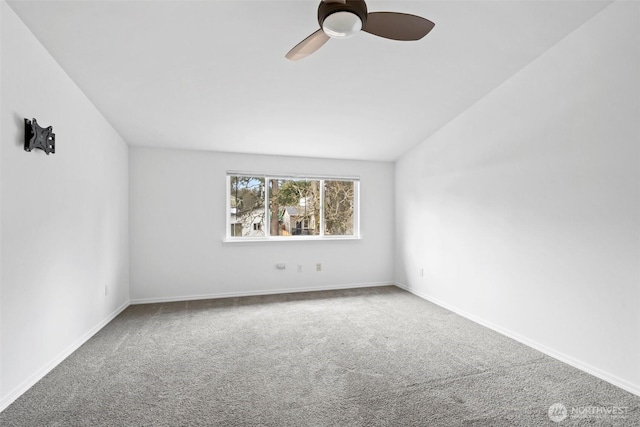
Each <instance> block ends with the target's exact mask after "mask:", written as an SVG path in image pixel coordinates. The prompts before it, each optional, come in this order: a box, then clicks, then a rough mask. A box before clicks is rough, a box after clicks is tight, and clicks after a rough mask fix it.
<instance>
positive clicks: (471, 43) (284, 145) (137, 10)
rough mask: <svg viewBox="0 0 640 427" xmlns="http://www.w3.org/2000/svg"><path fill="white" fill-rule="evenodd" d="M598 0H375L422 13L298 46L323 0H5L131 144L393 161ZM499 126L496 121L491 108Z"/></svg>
mask: <svg viewBox="0 0 640 427" xmlns="http://www.w3.org/2000/svg"><path fill="white" fill-rule="evenodd" d="M608 3H609V2H607V1H567V0H560V1H552V0H549V1H515V0H509V1H506V0H505V1H373V0H372V1H369V2H368V3H367V5H368V7H369V11H398V12H405V13H412V14H416V15H421V16H424V17H426V18H428V19H430V20H431V21H433V22H435V23H436V27H435V29H434V30H433V31H432V32H431V33H430V34H429V35H427V37H425V38H424V39H422V40H420V41H417V42H397V41H391V40H386V39H382V38H378V37H375V36H372V35H370V34H366V33H361V34H358V35H357V36H356V37H353V38H351V39H347V40H330V41H329V42H328V43H327V44H326V45H325V46H324V47H323V48H322V49H320V50H319V51H318V52H316V53H315V54H314V55H312V56H310V57H308V58H306V59H303V60H301V61H298V62H291V61H288V60H286V59H285V58H284V55H285V54H286V53H287V51H288V50H289V49H290V48H292V47H293V46H294V45H295V44H297V43H298V42H299V41H300V40H302V39H303V38H305V37H306V36H307V35H309V34H311V33H312V32H313V31H315V30H317V28H318V23H317V20H316V12H317V5H318V2H317V1H307V0H298V1H264V0H263V1H242V0H234V1H215V0H209V1H115V0H113V1H24V0H18V1H10V5H11V7H12V8H13V9H14V10H15V11H16V13H17V14H18V15H19V16H20V17H21V19H22V20H23V21H24V22H25V24H26V25H27V26H28V27H29V28H30V29H31V31H32V32H33V33H34V34H35V35H36V37H37V38H38V39H39V40H40V41H41V42H42V44H43V45H44V46H45V48H46V49H47V50H48V51H49V52H50V53H51V55H52V56H53V57H54V58H55V59H56V60H57V61H58V63H59V64H60V65H61V66H62V68H63V69H65V70H66V72H67V73H68V74H69V76H70V77H71V78H72V79H73V80H74V81H75V82H76V84H77V85H78V86H79V87H80V88H81V89H82V90H83V91H84V92H85V93H86V95H87V96H88V97H89V99H90V100H91V101H92V102H93V103H94V104H95V105H96V107H97V108H98V109H99V110H100V111H101V112H102V113H103V114H104V116H105V117H106V118H107V120H109V121H110V122H111V124H112V125H113V126H114V127H115V128H116V130H117V131H119V132H120V134H121V135H122V136H123V138H124V139H125V140H126V141H127V142H128V143H129V144H131V145H135V146H147V147H171V148H184V149H196V150H215V151H230V152H240V153H259V154H277V155H295V156H309V157H325V158H344V159H362V160H383V161H393V160H395V159H397V158H398V157H399V156H401V155H402V154H403V153H404V152H406V151H407V150H408V149H410V148H411V147H413V146H414V145H416V144H418V143H420V142H421V141H423V140H425V139H426V138H427V137H428V136H429V135H431V134H432V133H434V132H436V131H437V130H438V129H439V128H440V127H442V126H443V125H445V124H446V123H447V122H449V121H450V120H451V119H453V118H454V117H456V116H457V115H458V114H460V113H461V112H463V111H464V110H465V109H467V108H468V107H470V106H471V105H472V104H474V103H475V102H477V101H478V100H479V99H480V98H482V97H483V96H484V95H486V94H487V93H489V92H490V91H492V90H493V89H494V88H496V87H497V86H498V85H500V84H501V83H502V82H504V81H505V80H507V79H508V78H509V77H510V76H512V75H513V74H514V73H516V72H517V71H518V70H519V69H521V68H522V67H524V66H526V64H528V63H529V62H531V61H532V60H533V59H535V58H536V57H537V56H538V55H540V54H541V53H542V52H544V51H545V50H547V49H549V48H550V47H551V46H553V45H554V44H555V43H557V42H558V41H559V40H560V39H562V38H563V37H565V36H566V35H567V34H569V33H571V32H572V31H574V30H575V29H576V28H577V27H579V26H580V25H581V24H583V23H584V22H585V21H587V20H588V19H589V18H591V17H592V16H593V15H595V14H597V13H598V12H599V11H600V10H602V9H603V8H604V7H606V6H607V4H608ZM496 126H500V123H496Z"/></svg>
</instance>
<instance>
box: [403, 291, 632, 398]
mask: <svg viewBox="0 0 640 427" xmlns="http://www.w3.org/2000/svg"><path fill="white" fill-rule="evenodd" d="M394 285H395V286H397V287H399V288H400V289H404V290H405V291H407V292H410V293H412V294H414V295H416V296H417V297H420V298H422V299H425V300H427V301H429V302H432V303H434V304H436V305H439V306H440V307H442V308H445V309H447V310H449V311H452V312H454V313H456V314H459V315H460V316H462V317H465V318H467V319H469V320H471V321H472V322H475V323H477V324H479V325H482V326H484V327H487V328H489V329H491V330H493V331H496V332H498V333H500V334H502V335H505V336H507V337H509V338H511V339H514V340H516V341H518V342H520V343H522V344H524V345H526V346H529V347H531V348H533V349H535V350H538V351H539V352H541V353H544V354H546V355H547V356H550V357H553V358H554V359H557V360H559V361H561V362H563V363H566V364H567V365H570V366H573V367H574V368H577V369H580V370H581V371H584V372H586V373H588V374H591V375H593V376H594V377H597V378H600V379H601V380H604V381H606V382H608V383H610V384H613V385H615V386H617V387H620V388H621V389H623V390H626V391H628V392H629V393H633V394H635V395H637V396H640V385H638V384H633V383H631V382H629V381H626V380H624V379H622V378H618V377H617V376H615V375H612V374H610V373H608V372H605V371H603V370H602V369H599V368H596V367H595V366H591V365H589V364H588V363H584V362H582V361H580V360H578V359H575V358H573V357H571V356H568V355H566V354H564V353H562V352H559V351H557V350H554V349H552V348H550V347H547V346H545V345H543V344H540V343H538V342H536V341H533V340H531V339H529V338H526V337H523V336H522V335H520V334H517V333H515V332H513V331H510V330H509V329H506V328H503V327H502V326H498V325H496V324H494V323H491V322H489V321H486V320H484V319H482V318H480V317H478V316H475V315H473V314H470V313H467V312H466V311H464V310H460V309H458V308H457V307H454V306H452V305H450V304H447V303H445V302H442V301H440V300H438V299H436V298H433V297H431V296H430V295H427V294H426V293H424V292H420V291H417V290H415V289H412V288H411V287H409V286H407V285H404V284H401V283H397V282H396V283H394Z"/></svg>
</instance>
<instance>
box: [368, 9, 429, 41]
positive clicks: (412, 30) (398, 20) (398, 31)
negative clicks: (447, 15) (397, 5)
mask: <svg viewBox="0 0 640 427" xmlns="http://www.w3.org/2000/svg"><path fill="white" fill-rule="evenodd" d="M435 25H436V24H434V23H433V22H431V21H429V20H428V19H425V18H423V17H421V16H416V15H409V14H406V13H396V12H372V13H370V14H368V15H367V23H366V24H365V25H364V28H363V29H362V30H363V31H366V32H367V33H370V34H374V35H376V36H379V37H384V38H385V39H392V40H402V41H405V40H420V39H421V38H423V37H424V36H426V35H427V33H429V31H431V30H432V29H433V27H434V26H435Z"/></svg>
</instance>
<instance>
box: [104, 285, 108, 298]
mask: <svg viewBox="0 0 640 427" xmlns="http://www.w3.org/2000/svg"><path fill="white" fill-rule="evenodd" d="M107 295H109V285H104V296H105V297H106V296H107Z"/></svg>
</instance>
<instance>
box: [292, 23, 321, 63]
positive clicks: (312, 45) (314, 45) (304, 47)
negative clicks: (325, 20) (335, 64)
mask: <svg viewBox="0 0 640 427" xmlns="http://www.w3.org/2000/svg"><path fill="white" fill-rule="evenodd" d="M327 40H329V36H328V35H326V34H325V33H324V31H322V29H320V30H318V31H316V32H315V33H313V34H311V35H310V36H309V37H307V38H306V39H304V40H302V41H301V42H300V43H298V44H297V45H295V47H294V48H293V49H291V50H290V51H289V53H287V54H286V55H285V57H286V58H287V59H290V60H292V61H297V60H298V59H302V58H304V57H305V56H309V55H311V54H312V53H313V52H315V51H316V50H318V49H320V48H321V47H322V45H323V44H325V43H326V42H327Z"/></svg>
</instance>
